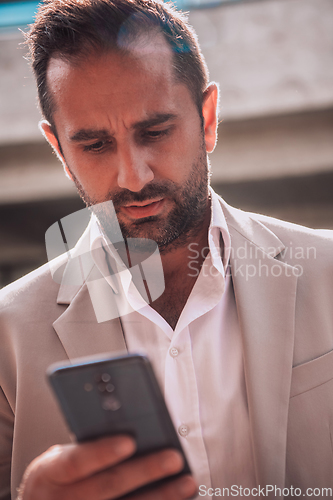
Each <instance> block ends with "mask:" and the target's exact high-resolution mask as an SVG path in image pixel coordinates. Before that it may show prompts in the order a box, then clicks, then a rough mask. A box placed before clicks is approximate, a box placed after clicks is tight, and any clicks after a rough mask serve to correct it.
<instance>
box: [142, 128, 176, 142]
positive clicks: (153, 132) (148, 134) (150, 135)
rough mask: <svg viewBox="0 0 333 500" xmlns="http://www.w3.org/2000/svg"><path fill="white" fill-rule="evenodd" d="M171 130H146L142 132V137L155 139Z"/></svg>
mask: <svg viewBox="0 0 333 500" xmlns="http://www.w3.org/2000/svg"><path fill="white" fill-rule="evenodd" d="M169 131H170V129H169V128H167V129H162V130H145V131H143V132H142V137H143V139H146V140H151V141H154V140H158V139H160V138H161V137H164V136H165V135H168V133H169Z"/></svg>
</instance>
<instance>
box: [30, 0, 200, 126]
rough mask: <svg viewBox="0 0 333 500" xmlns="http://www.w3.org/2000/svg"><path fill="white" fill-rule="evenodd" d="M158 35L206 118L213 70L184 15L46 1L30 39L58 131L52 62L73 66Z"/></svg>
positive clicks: (137, 5) (116, 1)
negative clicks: (60, 60)
mask: <svg viewBox="0 0 333 500" xmlns="http://www.w3.org/2000/svg"><path fill="white" fill-rule="evenodd" d="M150 30H155V31H156V30H159V31H160V32H161V33H162V34H163V35H164V37H165V39H166V41H167V43H168V44H169V46H170V47H171V49H172V53H173V67H174V71H175V76H176V80H177V81H180V82H182V83H184V84H185V85H186V86H187V87H188V89H189V91H190V92H191V95H192V97H193V100H194V102H195V104H196V106H197V108H198V111H199V114H200V116H201V117H202V99H203V92H204V90H205V88H206V86H207V84H208V69H207V66H206V63H205V60H204V58H203V55H202V53H201V50H200V47H199V44H198V40H197V36H196V34H195V32H194V30H193V28H192V27H191V26H190V25H189V24H188V22H187V19H186V17H185V15H184V14H182V13H180V12H179V11H177V10H176V9H175V8H174V7H173V6H172V5H170V4H165V3H163V2H162V1H160V0H44V2H43V3H42V4H41V6H40V7H39V10H38V12H37V15H36V19H35V22H34V23H33V24H32V25H31V26H30V30H29V31H28V32H27V33H26V43H27V44H28V46H29V52H30V60H31V65H32V69H33V71H34V74H35V77H36V81H37V88H38V97H39V102H40V107H41V110H42V113H43V115H44V117H45V118H46V119H47V120H48V121H49V122H50V124H51V126H52V127H53V128H54V131H55V127H54V123H53V119H52V117H53V112H54V103H53V102H52V98H51V95H50V93H49V92H48V88H47V81H46V73H47V68H48V63H49V61H50V59H51V58H52V57H62V58H64V59H68V60H69V61H73V60H77V59H80V58H81V57H82V56H84V57H85V56H86V55H87V51H88V52H89V51H90V52H94V51H96V50H98V51H100V50H102V51H110V50H117V51H118V50H124V48H123V47H122V44H121V43H119V41H120V40H123V39H124V38H130V39H133V38H134V39H135V37H136V36H138V35H140V34H142V33H147V32H149V31H150Z"/></svg>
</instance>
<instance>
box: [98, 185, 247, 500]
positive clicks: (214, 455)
mask: <svg viewBox="0 0 333 500" xmlns="http://www.w3.org/2000/svg"><path fill="white" fill-rule="evenodd" d="M221 236H222V239H223V244H224V245H222V249H221ZM208 243H209V253H208V255H207V257H206V259H205V261H204V263H203V265H202V268H201V270H200V272H199V269H198V266H197V263H196V259H197V255H198V252H197V246H196V245H195V244H192V246H191V256H193V259H192V258H190V259H189V264H188V273H189V274H191V275H192V276H194V275H198V278H197V280H196V282H195V285H194V287H193V289H192V291H191V294H190V296H189V298H188V300H187V302H186V304H185V307H184V309H183V311H182V313H181V315H180V318H179V320H178V322H177V325H176V328H175V329H174V330H173V329H172V328H171V326H170V325H169V324H168V323H167V322H166V321H165V319H164V318H163V317H162V316H161V315H160V314H159V313H158V312H156V311H155V310H154V309H153V308H152V307H151V306H150V305H149V304H147V303H146V302H145V301H143V299H142V298H141V296H140V295H139V294H138V292H137V290H136V288H135V286H134V285H133V283H132V281H131V274H130V272H129V271H128V270H126V269H124V266H123V265H122V263H119V261H118V264H117V267H118V271H120V272H118V274H114V275H112V276H110V275H109V273H108V272H107V271H106V265H105V259H104V261H103V258H102V254H103V253H101V252H97V253H96V252H95V253H94V252H92V253H93V255H95V263H96V265H97V267H98V268H99V269H100V271H101V272H102V273H103V275H104V276H105V279H106V280H107V281H108V283H109V285H110V286H112V288H113V290H114V291H115V292H116V293H115V297H116V301H117V305H118V308H119V311H121V321H122V325H123V330H124V335H125V339H126V343H127V346H128V349H129V352H136V353H142V354H145V355H146V356H147V357H148V358H149V359H150V361H151V363H152V365H153V368H154V371H155V374H156V377H157V380H158V381H159V384H160V387H161V388H162V392H163V393H164V397H165V400H166V403H167V406H168V408H169V411H170V414H171V417H172V420H173V422H174V425H175V428H176V429H177V430H178V433H179V435H180V441H181V444H182V446H183V448H184V451H185V453H186V456H187V457H188V461H189V464H190V467H191V469H192V471H193V474H194V476H195V478H196V480H197V482H198V484H199V485H204V486H205V487H206V488H207V489H208V488H210V487H212V488H214V489H215V488H221V489H222V488H230V487H231V486H232V485H237V486H243V487H247V488H252V487H254V486H256V483H255V473H254V465H253V457H252V445H251V434H250V426H249V416H248V407H247V398H246V389H245V378H244V368H243V352H242V341H241V334H240V328H239V324H238V318H237V310H236V303H235V298H234V293H233V285H232V279H231V276H230V273H229V272H228V269H229V268H228V261H229V256H230V248H231V241H230V235H229V231H228V228H227V224H226V221H225V218H224V215H223V211H222V208H221V204H220V202H219V199H218V196H217V195H216V194H215V193H214V191H212V190H211V223H210V227H209V233H208ZM101 246H102V247H104V249H106V251H108V252H110V249H109V248H108V246H107V245H106V244H105V237H104V236H103V234H102V233H101V231H100V229H98V224H95V227H94V229H93V231H92V237H91V248H92V249H93V250H96V249H97V248H99V247H101ZM221 251H222V252H223V253H222V257H221ZM111 252H112V250H111ZM112 255H113V257H114V253H112ZM128 311H132V312H128ZM197 498H198V499H199V498H202V496H198V497H197Z"/></svg>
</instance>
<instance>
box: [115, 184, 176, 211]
mask: <svg viewBox="0 0 333 500" xmlns="http://www.w3.org/2000/svg"><path fill="white" fill-rule="evenodd" d="M176 191H177V186H176V184H175V183H174V182H172V181H163V182H154V183H153V184H147V185H146V186H144V188H143V189H142V190H141V191H138V192H134V191H129V190H128V189H122V190H121V191H117V192H112V193H109V196H108V197H109V199H110V200H112V202H113V205H114V208H115V209H117V208H119V207H121V206H122V205H124V204H128V203H132V202H143V201H147V200H150V199H153V198H157V197H162V198H164V197H165V196H169V197H172V198H173V197H174V196H175V193H176Z"/></svg>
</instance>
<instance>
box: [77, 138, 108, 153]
mask: <svg viewBox="0 0 333 500" xmlns="http://www.w3.org/2000/svg"><path fill="white" fill-rule="evenodd" d="M109 143H110V141H102V140H101V141H97V142H94V143H93V144H87V145H86V146H84V148H83V150H84V151H91V152H93V153H99V152H101V151H103V150H104V149H105V148H106V147H107V145H108V144H109Z"/></svg>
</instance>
